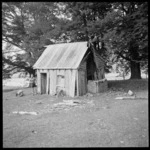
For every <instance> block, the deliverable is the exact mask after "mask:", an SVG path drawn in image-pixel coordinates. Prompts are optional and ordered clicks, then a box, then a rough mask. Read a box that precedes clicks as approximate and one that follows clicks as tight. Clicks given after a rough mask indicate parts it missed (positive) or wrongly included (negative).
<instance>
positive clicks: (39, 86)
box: [37, 69, 41, 94]
mask: <svg viewBox="0 0 150 150" xmlns="http://www.w3.org/2000/svg"><path fill="white" fill-rule="evenodd" d="M37 92H38V93H40V94H41V74H40V70H39V69H37Z"/></svg>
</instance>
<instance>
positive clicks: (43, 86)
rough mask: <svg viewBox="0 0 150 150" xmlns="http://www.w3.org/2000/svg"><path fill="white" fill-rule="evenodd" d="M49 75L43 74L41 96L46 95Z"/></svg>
mask: <svg viewBox="0 0 150 150" xmlns="http://www.w3.org/2000/svg"><path fill="white" fill-rule="evenodd" d="M46 87H47V74H46V73H41V94H46Z"/></svg>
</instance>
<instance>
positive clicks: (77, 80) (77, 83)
mask: <svg viewBox="0 0 150 150" xmlns="http://www.w3.org/2000/svg"><path fill="white" fill-rule="evenodd" d="M78 72H79V70H77V73H76V85H77V96H79V78H78V76H79V75H78Z"/></svg>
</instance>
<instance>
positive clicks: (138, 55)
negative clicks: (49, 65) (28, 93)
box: [2, 2, 148, 78]
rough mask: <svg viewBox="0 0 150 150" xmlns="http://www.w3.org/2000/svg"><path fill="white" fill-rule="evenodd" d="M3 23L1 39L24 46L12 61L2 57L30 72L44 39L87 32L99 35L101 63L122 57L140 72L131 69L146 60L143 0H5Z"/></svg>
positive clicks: (84, 37)
mask: <svg viewBox="0 0 150 150" xmlns="http://www.w3.org/2000/svg"><path fill="white" fill-rule="evenodd" d="M62 16H63V17H62ZM2 27H3V28H2V29H3V30H2V37H3V40H4V41H6V42H8V43H11V44H13V45H15V46H17V47H19V48H21V49H23V50H25V51H26V54H22V55H18V56H17V57H16V60H15V62H13V61H12V60H11V59H10V60H9V61H8V60H7V59H6V58H5V59H4V60H3V61H5V63H7V64H9V65H12V66H13V65H14V66H16V64H17V63H18V66H17V67H20V68H21V69H25V70H26V71H30V73H33V72H34V70H33V68H32V66H33V64H34V63H35V61H36V60H37V59H38V58H39V56H40V55H41V53H42V52H43V50H44V46H45V45H49V44H54V43H59V42H76V41H88V40H89V38H90V37H92V36H93V37H95V36H96V37H98V39H99V41H100V43H101V48H100V49H99V53H100V54H101V56H102V57H103V58H104V59H105V60H106V64H111V63H109V62H111V59H112V55H115V57H116V62H120V63H121V64H122V62H121V60H122V59H121V58H123V59H124V60H125V61H124V63H123V64H124V66H127V68H129V67H130V70H131V74H133V73H134V72H135V73H137V74H139V71H135V70H134V69H137V70H139V69H140V68H139V67H138V66H139V65H140V64H142V65H141V66H144V65H147V60H148V3H147V2H114V3H110V2H5V3H3V4H2ZM3 57H5V56H3ZM6 60H7V61H6ZM123 64H122V65H123ZM126 64H128V65H126ZM133 66H134V67H133ZM108 67H111V65H109V66H107V65H106V68H105V69H106V70H109V69H108ZM139 76H140V74H139V75H138V76H134V77H138V78H139Z"/></svg>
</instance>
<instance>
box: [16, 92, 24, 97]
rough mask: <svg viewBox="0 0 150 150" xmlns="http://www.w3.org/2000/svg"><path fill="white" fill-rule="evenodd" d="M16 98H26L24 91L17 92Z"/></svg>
mask: <svg viewBox="0 0 150 150" xmlns="http://www.w3.org/2000/svg"><path fill="white" fill-rule="evenodd" d="M16 96H20V97H22V96H24V93H23V91H22V90H18V91H17V92H16Z"/></svg>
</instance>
